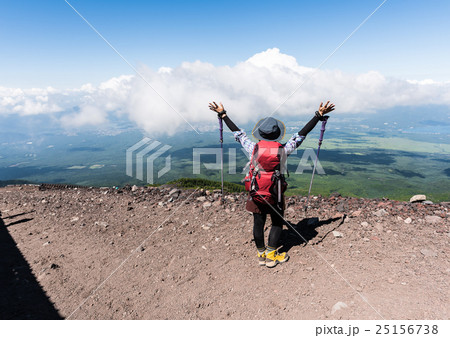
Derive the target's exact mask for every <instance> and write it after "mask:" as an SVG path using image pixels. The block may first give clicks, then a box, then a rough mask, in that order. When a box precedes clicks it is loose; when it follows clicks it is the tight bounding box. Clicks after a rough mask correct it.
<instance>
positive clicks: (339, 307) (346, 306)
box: [331, 302, 348, 314]
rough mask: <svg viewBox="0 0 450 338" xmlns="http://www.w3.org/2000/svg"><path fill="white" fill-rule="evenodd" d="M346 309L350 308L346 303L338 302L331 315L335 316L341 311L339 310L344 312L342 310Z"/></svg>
mask: <svg viewBox="0 0 450 338" xmlns="http://www.w3.org/2000/svg"><path fill="white" fill-rule="evenodd" d="M345 308H348V305H347V304H345V303H344V302H337V303H336V304H334V305H333V307H332V308H331V314H334V313H335V312H336V311H339V310H342V309H345Z"/></svg>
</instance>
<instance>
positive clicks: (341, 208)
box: [336, 202, 345, 212]
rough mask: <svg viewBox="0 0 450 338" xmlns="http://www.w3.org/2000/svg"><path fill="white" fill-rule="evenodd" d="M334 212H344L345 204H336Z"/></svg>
mask: <svg viewBox="0 0 450 338" xmlns="http://www.w3.org/2000/svg"><path fill="white" fill-rule="evenodd" d="M336 210H337V211H339V212H344V211H345V203H344V202H341V203H339V204H338V206H337V207H336Z"/></svg>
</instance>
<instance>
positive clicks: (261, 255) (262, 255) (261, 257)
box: [258, 251, 266, 266]
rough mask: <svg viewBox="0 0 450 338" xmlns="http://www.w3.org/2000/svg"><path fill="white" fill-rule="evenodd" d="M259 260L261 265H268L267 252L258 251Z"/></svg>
mask: <svg viewBox="0 0 450 338" xmlns="http://www.w3.org/2000/svg"><path fill="white" fill-rule="evenodd" d="M258 262H259V265H260V266H264V265H266V252H265V251H264V252H263V253H259V252H258Z"/></svg>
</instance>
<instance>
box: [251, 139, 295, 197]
mask: <svg viewBox="0 0 450 338" xmlns="http://www.w3.org/2000/svg"><path fill="white" fill-rule="evenodd" d="M283 159H284V151H283V146H282V145H281V143H279V142H276V141H265V140H261V141H259V142H258V143H257V144H255V148H254V149H253V154H252V157H251V159H250V171H249V173H248V174H247V176H246V177H245V179H244V182H245V190H247V191H249V192H250V196H251V197H252V199H253V200H254V201H256V202H259V203H262V204H266V203H269V204H272V205H274V204H278V205H279V206H281V204H282V194H283V193H284V192H285V191H286V188H287V183H286V181H285V179H284V175H283V174H281V162H282V160H283Z"/></svg>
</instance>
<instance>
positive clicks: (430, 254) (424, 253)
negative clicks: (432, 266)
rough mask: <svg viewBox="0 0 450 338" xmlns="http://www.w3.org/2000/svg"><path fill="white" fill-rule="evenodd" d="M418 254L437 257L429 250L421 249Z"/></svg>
mask: <svg viewBox="0 0 450 338" xmlns="http://www.w3.org/2000/svg"><path fill="white" fill-rule="evenodd" d="M420 253H421V254H422V255H424V256H425V257H437V252H436V251H433V250H430V249H421V250H420Z"/></svg>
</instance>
